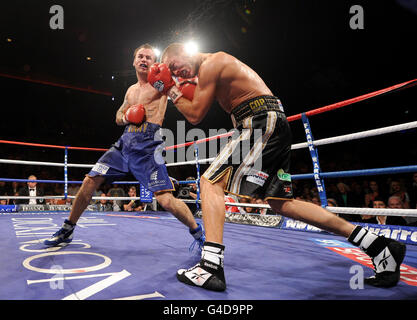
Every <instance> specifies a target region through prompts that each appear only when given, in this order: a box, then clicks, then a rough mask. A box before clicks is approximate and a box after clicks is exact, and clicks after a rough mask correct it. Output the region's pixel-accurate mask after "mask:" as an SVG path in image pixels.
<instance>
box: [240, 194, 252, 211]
mask: <svg viewBox="0 0 417 320" xmlns="http://www.w3.org/2000/svg"><path fill="white" fill-rule="evenodd" d="M238 200H239V203H249V202H250V201H249V198H243V197H241V198H239V199H238ZM238 209H239V212H240V213H251V211H252V208H250V207H238ZM247 209H249V210H247Z"/></svg>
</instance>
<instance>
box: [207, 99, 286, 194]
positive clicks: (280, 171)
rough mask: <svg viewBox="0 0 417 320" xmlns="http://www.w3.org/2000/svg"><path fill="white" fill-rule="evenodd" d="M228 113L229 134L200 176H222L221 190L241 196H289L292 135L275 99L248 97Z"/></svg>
mask: <svg viewBox="0 0 417 320" xmlns="http://www.w3.org/2000/svg"><path fill="white" fill-rule="evenodd" d="M231 116H232V121H233V123H234V125H235V129H234V132H233V135H232V136H230V137H229V141H228V142H227V144H226V145H225V146H224V147H223V148H222V150H221V151H220V153H219V154H218V155H217V157H216V158H215V160H214V161H213V162H212V163H211V165H210V166H209V168H208V169H207V170H206V171H205V172H204V174H203V177H204V178H205V179H207V180H208V181H210V182H211V183H216V182H217V181H219V180H220V179H222V178H223V177H225V176H226V181H227V183H226V187H225V192H227V193H231V194H234V195H238V196H242V197H249V198H261V199H285V200H287V199H292V198H293V190H292V183H291V175H290V174H289V169H290V153H291V139H292V135H291V130H290V126H289V124H288V121H287V118H286V116H285V114H284V111H283V108H282V105H281V102H280V101H279V99H278V98H276V97H272V96H261V97H257V98H254V99H250V100H248V101H246V102H244V103H243V104H241V105H240V106H238V107H236V108H235V109H233V110H232V115H231Z"/></svg>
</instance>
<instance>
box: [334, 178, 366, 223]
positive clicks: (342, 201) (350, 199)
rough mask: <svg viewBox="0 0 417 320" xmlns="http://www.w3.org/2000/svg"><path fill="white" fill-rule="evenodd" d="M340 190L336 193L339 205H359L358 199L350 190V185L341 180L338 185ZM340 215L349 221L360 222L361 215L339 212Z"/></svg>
mask: <svg viewBox="0 0 417 320" xmlns="http://www.w3.org/2000/svg"><path fill="white" fill-rule="evenodd" d="M336 186H337V190H338V192H337V193H336V194H335V195H334V197H335V200H336V202H337V205H338V206H339V207H359V204H358V199H356V198H355V196H354V195H353V194H352V193H351V192H350V189H349V187H348V186H347V185H346V184H345V183H343V182H339V183H338V184H337V185H336ZM339 216H340V217H341V218H343V219H345V220H347V221H351V222H355V221H356V222H360V217H359V216H358V215H357V214H344V213H343V214H342V213H341V214H339Z"/></svg>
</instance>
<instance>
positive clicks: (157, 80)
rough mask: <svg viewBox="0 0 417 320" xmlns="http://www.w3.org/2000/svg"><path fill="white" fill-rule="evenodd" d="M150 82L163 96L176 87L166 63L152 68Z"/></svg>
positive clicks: (149, 76) (156, 64)
mask: <svg viewBox="0 0 417 320" xmlns="http://www.w3.org/2000/svg"><path fill="white" fill-rule="evenodd" d="M148 82H149V83H150V84H151V85H152V86H153V87H154V88H155V89H156V90H158V91H159V92H161V93H162V94H167V92H168V90H169V89H171V88H172V87H173V86H175V82H174V80H173V79H172V75H171V71H169V68H168V66H167V65H166V64H164V63H154V64H153V65H152V66H151V67H150V69H149V73H148Z"/></svg>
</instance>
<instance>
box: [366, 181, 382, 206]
mask: <svg viewBox="0 0 417 320" xmlns="http://www.w3.org/2000/svg"><path fill="white" fill-rule="evenodd" d="M380 196H381V194H380V190H379V185H378V183H377V182H376V181H375V180H371V181H369V189H368V190H367V192H366V193H365V207H368V208H369V207H370V206H371V202H372V201H374V199H375V198H377V197H380Z"/></svg>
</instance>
